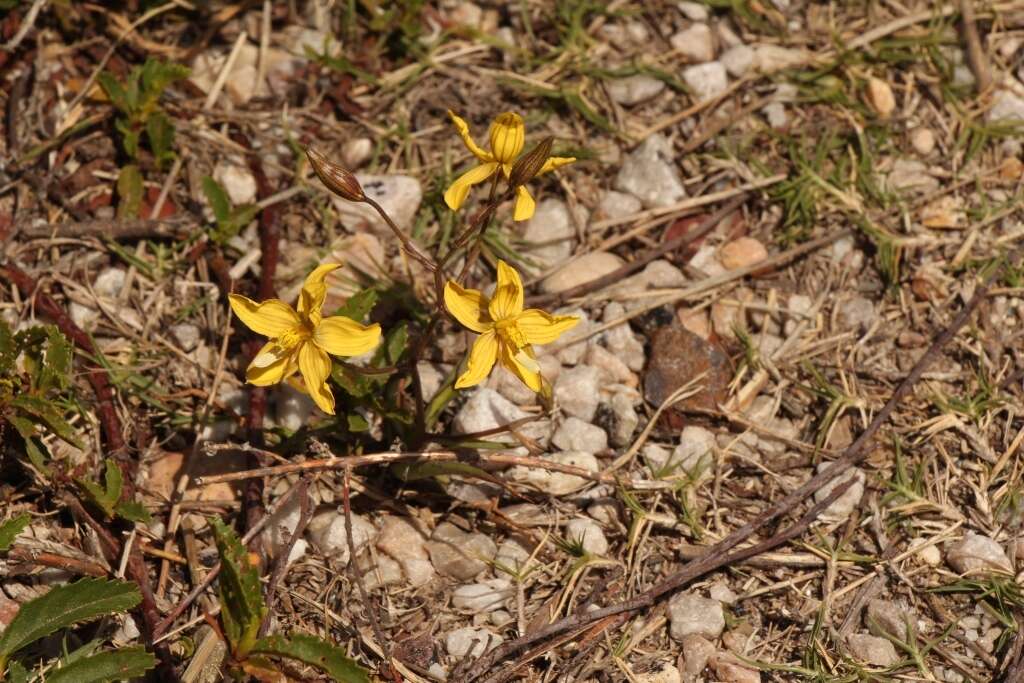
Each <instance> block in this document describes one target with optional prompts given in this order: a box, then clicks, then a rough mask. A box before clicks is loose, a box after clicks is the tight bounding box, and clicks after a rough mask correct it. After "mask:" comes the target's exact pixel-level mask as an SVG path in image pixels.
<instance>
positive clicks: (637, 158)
mask: <svg viewBox="0 0 1024 683" xmlns="http://www.w3.org/2000/svg"><path fill="white" fill-rule="evenodd" d="M693 68H697V67H693ZM676 156H677V155H676V153H675V150H674V149H673V148H672V145H671V144H670V143H669V142H668V140H667V139H666V138H665V137H664V136H663V135H661V134H659V133H655V134H654V135H651V136H650V137H648V138H647V139H646V140H644V141H643V143H642V144H641V145H640V146H639V147H637V148H636V150H634V151H633V152H632V153H631V154H630V155H629V156H627V157H626V158H625V160H623V163H622V167H621V168H620V169H619V173H618V175H617V176H616V178H615V189H617V190H620V191H622V192H628V193H630V194H632V195H633V196H635V197H636V198H637V199H639V200H640V201H641V202H642V203H643V205H644V206H645V207H646V208H652V207H661V206H668V205H670V204H674V203H676V202H678V201H679V200H680V199H683V198H684V197H686V189H685V187H684V186H683V181H682V179H681V178H680V175H679V169H678V167H677V166H676V164H675V160H676Z"/></svg>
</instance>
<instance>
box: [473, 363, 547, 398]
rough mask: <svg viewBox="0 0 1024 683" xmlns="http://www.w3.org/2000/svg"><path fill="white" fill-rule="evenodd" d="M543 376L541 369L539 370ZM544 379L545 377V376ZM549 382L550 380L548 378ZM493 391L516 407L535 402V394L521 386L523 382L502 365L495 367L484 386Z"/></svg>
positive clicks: (528, 388)
mask: <svg viewBox="0 0 1024 683" xmlns="http://www.w3.org/2000/svg"><path fill="white" fill-rule="evenodd" d="M541 374H542V375H543V374H544V373H543V369H542V370H541ZM545 377H547V376H546V375H545ZM548 381H549V382H550V381H551V379H550V378H548ZM484 386H487V387H489V388H491V389H494V390H495V391H497V392H498V393H499V394H501V395H502V396H504V397H505V398H507V399H508V400H509V401H511V402H512V403H514V404H516V405H517V406H525V405H532V404H534V403H536V402H537V394H535V393H534V392H533V390H532V389H530V387H528V386H526V385H525V384H523V380H521V379H519V378H518V377H517V376H515V375H514V374H512V373H511V372H510V371H509V370H507V369H506V368H505V366H504V365H495V366H494V369H493V370H492V371H491V376H490V377H488V378H487V383H486V384H485V385H484Z"/></svg>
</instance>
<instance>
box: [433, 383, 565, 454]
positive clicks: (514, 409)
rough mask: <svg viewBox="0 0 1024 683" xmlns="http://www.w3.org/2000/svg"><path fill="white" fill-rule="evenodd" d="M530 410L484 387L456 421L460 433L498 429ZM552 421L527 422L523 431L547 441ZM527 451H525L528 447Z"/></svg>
mask: <svg viewBox="0 0 1024 683" xmlns="http://www.w3.org/2000/svg"><path fill="white" fill-rule="evenodd" d="M527 415H528V413H527V412H526V411H524V410H522V409H521V408H519V406H516V405H514V404H513V403H512V402H510V401H509V400H508V399H507V398H505V397H504V396H502V395H501V394H499V393H498V392H496V391H495V390H494V389H489V388H487V387H480V388H478V389H477V390H476V391H474V392H473V394H472V395H471V396H470V397H469V400H468V401H466V402H465V403H464V404H463V406H462V408H460V409H459V412H458V413H456V415H455V419H454V420H453V421H452V427H453V430H454V432H455V433H456V434H471V433H473V432H482V431H485V430H487V429H494V428H495V427H500V426H501V425H505V424H508V423H509V422H514V421H516V420H520V419H522V418H524V417H527ZM550 429H551V424H550V422H548V421H547V420H538V421H536V422H531V423H529V424H526V425H523V427H521V431H522V433H523V434H524V435H526V436H527V437H529V438H531V439H534V440H537V441H539V442H540V443H541V444H542V445H546V444H547V442H548V438H549V436H550ZM524 452H525V451H524Z"/></svg>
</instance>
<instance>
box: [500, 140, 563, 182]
mask: <svg viewBox="0 0 1024 683" xmlns="http://www.w3.org/2000/svg"><path fill="white" fill-rule="evenodd" d="M554 144H555V139H554V138H553V137H546V138H544V139H543V140H541V141H540V142H538V143H537V145H536V146H535V147H534V148H533V149H531V150H530V151H529V152H527V153H526V154H524V155H523V156H521V157H519V159H518V160H516V163H514V164H513V165H512V171H511V172H510V173H509V175H508V184H509V186H510V187H519V186H520V185H525V184H526V183H528V182H529V181H531V180H533V177H534V176H535V175H537V174H538V173H540V170H541V169H542V168H544V162H546V161H547V160H548V157H550V156H551V147H552V145H554Z"/></svg>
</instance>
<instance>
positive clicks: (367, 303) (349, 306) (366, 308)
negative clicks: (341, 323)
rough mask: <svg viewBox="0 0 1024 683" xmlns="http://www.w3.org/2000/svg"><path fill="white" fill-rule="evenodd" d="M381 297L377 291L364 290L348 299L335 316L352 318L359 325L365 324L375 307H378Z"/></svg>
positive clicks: (335, 312)
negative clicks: (378, 300)
mask: <svg viewBox="0 0 1024 683" xmlns="http://www.w3.org/2000/svg"><path fill="white" fill-rule="evenodd" d="M379 297H380V295H379V294H378V293H377V290H376V289H363V290H360V291H358V292H356V293H355V294H353V295H352V296H350V297H349V298H348V301H346V302H345V303H344V304H343V305H341V306H339V307H338V309H337V310H336V311H334V315H342V316H345V317H346V318H351V319H352V320H355V321H356V322H357V323H365V322H366V316H368V315H369V314H370V311H372V310H373V307H374V306H376V305H377V299H378V298H379Z"/></svg>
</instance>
